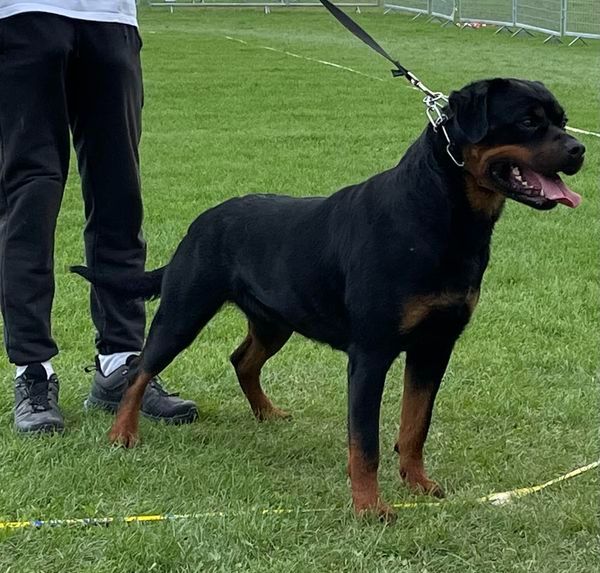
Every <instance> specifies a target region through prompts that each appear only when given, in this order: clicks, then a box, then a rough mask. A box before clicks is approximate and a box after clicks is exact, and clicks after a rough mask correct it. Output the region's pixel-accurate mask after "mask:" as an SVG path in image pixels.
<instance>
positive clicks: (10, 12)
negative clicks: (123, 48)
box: [0, 3, 138, 27]
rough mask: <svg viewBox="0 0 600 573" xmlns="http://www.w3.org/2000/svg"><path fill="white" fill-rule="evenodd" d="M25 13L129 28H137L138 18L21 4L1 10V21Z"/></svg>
mask: <svg viewBox="0 0 600 573" xmlns="http://www.w3.org/2000/svg"><path fill="white" fill-rule="evenodd" d="M25 12H45V13H48V14H57V15H58V16H65V17H67V18H75V19H77V20H88V21H92V22H116V23H118V24H128V25H129V26H135V27H137V25H138V23H137V18H136V16H130V15H128V14H121V13H118V12H88V11H85V12H78V11H76V10H65V9H64V8H60V7H58V6H44V5H40V4H34V3H31V4H19V5H18V6H9V7H8V8H4V9H0V19H2V18H8V17H9V16H15V15H16V14H23V13H25Z"/></svg>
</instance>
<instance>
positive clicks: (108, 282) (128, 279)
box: [69, 265, 167, 300]
mask: <svg viewBox="0 0 600 573" xmlns="http://www.w3.org/2000/svg"><path fill="white" fill-rule="evenodd" d="M166 268H167V267H166V265H165V266H164V267H160V268H158V269H155V270H153V271H149V272H146V273H142V274H136V275H121V274H114V275H106V274H101V273H96V272H95V271H94V269H90V268H89V267H84V266H80V265H76V266H73V267H70V269H69V270H70V271H71V272H72V273H75V274H76V275H79V276H82V277H83V278H84V279H85V280H87V281H89V282H91V283H92V284H93V285H94V286H99V287H102V288H105V289H107V290H110V291H112V292H114V293H115V294H119V295H121V296H124V297H125V298H128V299H136V298H140V299H143V300H150V299H154V298H158V297H159V296H160V290H161V285H162V279H163V276H164V274H165V270H166Z"/></svg>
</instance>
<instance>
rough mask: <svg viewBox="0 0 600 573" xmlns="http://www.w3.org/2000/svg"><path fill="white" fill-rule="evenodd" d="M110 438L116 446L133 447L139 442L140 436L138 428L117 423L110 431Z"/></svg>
mask: <svg viewBox="0 0 600 573" xmlns="http://www.w3.org/2000/svg"><path fill="white" fill-rule="evenodd" d="M108 440H109V442H110V443H111V444H113V445H115V446H121V447H123V448H133V447H135V446H136V445H137V444H138V443H139V441H140V438H139V435H138V432H137V430H133V429H131V428H126V427H121V426H116V425H115V426H113V427H112V428H111V430H110V432H109V433H108Z"/></svg>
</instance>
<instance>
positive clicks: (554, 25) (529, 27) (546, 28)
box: [383, 0, 600, 45]
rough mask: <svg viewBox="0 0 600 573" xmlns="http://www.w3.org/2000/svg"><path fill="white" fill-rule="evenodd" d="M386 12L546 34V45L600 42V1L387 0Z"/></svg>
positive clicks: (385, 3) (515, 31)
mask: <svg viewBox="0 0 600 573" xmlns="http://www.w3.org/2000/svg"><path fill="white" fill-rule="evenodd" d="M383 6H384V8H385V9H386V10H401V11H404V12H411V13H414V14H416V15H417V16H418V15H420V14H423V15H426V16H428V17H430V18H431V19H441V20H443V21H445V22H453V23H455V24H458V25H468V24H472V23H474V22H479V23H482V24H493V25H496V26H500V30H510V31H511V32H512V33H513V35H517V34H519V33H521V32H526V33H527V32H529V33H530V32H542V33H544V34H546V35H547V38H546V39H545V40H544V42H548V41H549V40H552V39H554V40H559V39H560V38H563V37H571V38H573V40H572V41H571V42H570V44H569V45H571V44H574V43H575V42H577V41H578V40H582V39H583V38H594V39H600V2H599V1H598V0H384V4H383Z"/></svg>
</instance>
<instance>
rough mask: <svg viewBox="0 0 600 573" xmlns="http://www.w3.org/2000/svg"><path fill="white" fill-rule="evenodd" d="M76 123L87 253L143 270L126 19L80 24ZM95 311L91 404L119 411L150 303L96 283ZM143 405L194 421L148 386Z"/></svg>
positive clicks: (135, 64)
mask: <svg viewBox="0 0 600 573" xmlns="http://www.w3.org/2000/svg"><path fill="white" fill-rule="evenodd" d="M78 32H79V33H78V39H79V44H78V50H77V58H76V59H75V62H74V64H75V65H74V68H73V69H74V74H73V83H72V90H73V98H72V105H71V125H72V130H73V142H74V144H75V149H76V151H77V159H78V163H79V172H80V174H81V180H82V189H83V197H84V202H85V214H86V218H87V223H86V228H85V233H84V240H85V250H86V260H87V264H88V266H89V267H91V268H92V269H93V270H94V272H96V273H100V274H101V273H108V274H115V273H117V274H119V273H123V274H137V273H142V272H144V266H145V259H146V245H145V242H144V240H143V237H142V230H141V229H142V216H143V209H142V198H141V189H140V176H139V155H138V146H139V142H140V137H141V113H142V103H143V89H142V72H141V63H140V48H141V41H140V38H139V35H138V32H137V30H136V28H134V27H132V26H127V25H124V24H111V23H99V22H84V21H81V22H79V23H78ZM91 312H92V319H93V321H94V324H95V326H96V330H97V337H96V348H97V350H98V353H99V357H98V358H97V361H96V373H95V376H94V383H93V385H92V389H91V391H90V395H89V397H88V398H87V400H86V406H99V407H101V408H104V409H106V410H110V411H115V410H116V408H117V406H118V404H119V401H120V399H121V397H122V396H123V394H124V392H125V390H126V388H127V385H128V379H127V376H128V373H129V367H130V365H131V358H130V357H131V356H132V355H134V354H137V353H138V352H139V351H140V349H141V348H142V344H143V340H144V327H145V308H144V303H143V302H141V301H130V300H125V299H122V298H120V297H119V296H117V295H114V294H112V293H111V292H109V291H108V290H106V289H103V288H99V287H92V290H91ZM142 412H143V413H144V414H145V415H146V416H148V417H150V418H152V419H159V420H164V421H167V422H175V423H182V422H191V421H193V420H195V419H196V417H197V409H196V405H195V404H194V403H193V402H191V401H190V400H182V399H181V398H179V397H178V396H176V395H172V394H169V393H168V392H166V391H164V389H163V388H162V387H161V385H160V383H159V382H158V381H157V380H152V383H151V384H150V385H149V386H148V387H147V389H146V393H145V395H144V401H143V405H142Z"/></svg>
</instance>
